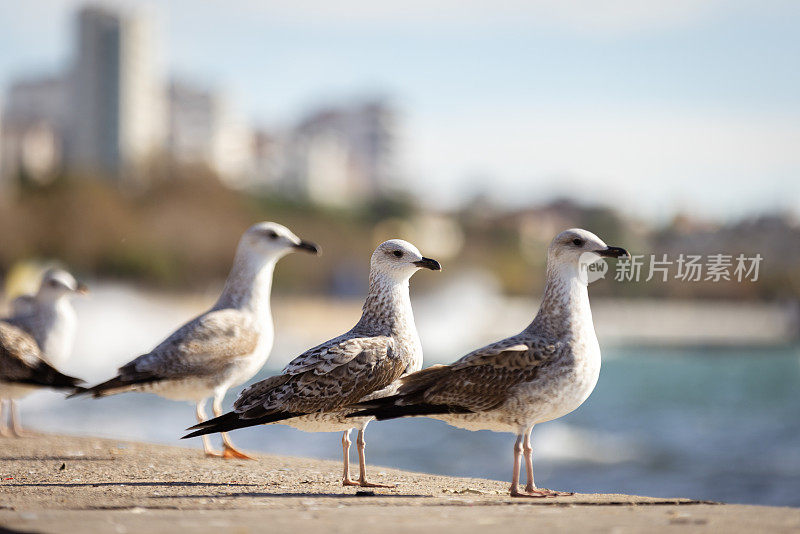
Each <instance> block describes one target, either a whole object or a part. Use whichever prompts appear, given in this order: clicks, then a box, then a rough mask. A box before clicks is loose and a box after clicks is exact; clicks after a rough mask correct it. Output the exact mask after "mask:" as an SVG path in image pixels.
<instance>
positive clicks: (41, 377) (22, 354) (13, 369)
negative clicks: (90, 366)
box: [0, 322, 81, 389]
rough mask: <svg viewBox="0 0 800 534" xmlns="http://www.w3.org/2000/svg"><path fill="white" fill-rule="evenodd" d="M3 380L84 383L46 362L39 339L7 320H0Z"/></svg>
mask: <svg viewBox="0 0 800 534" xmlns="http://www.w3.org/2000/svg"><path fill="white" fill-rule="evenodd" d="M0 381H2V382H8V383H14V384H27V385H32V386H47V387H53V388H67V389H72V388H75V387H77V386H78V385H79V384H80V383H81V380H78V379H77V378H73V377H71V376H67V375H65V374H62V373H60V372H59V371H58V370H56V369H55V368H53V367H52V366H50V365H49V364H48V363H47V362H45V361H44V360H43V359H42V353H41V351H40V350H39V346H38V345H37V344H36V341H35V340H34V339H33V338H32V337H31V336H30V335H29V334H28V333H26V332H25V331H24V330H22V329H20V328H17V327H16V326H13V325H11V324H9V323H6V322H0Z"/></svg>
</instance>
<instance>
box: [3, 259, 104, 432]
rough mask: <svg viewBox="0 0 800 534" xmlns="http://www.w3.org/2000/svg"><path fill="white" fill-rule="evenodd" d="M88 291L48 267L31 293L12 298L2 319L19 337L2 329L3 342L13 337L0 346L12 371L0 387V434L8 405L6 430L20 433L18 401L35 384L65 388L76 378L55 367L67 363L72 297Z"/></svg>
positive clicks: (74, 322)
mask: <svg viewBox="0 0 800 534" xmlns="http://www.w3.org/2000/svg"><path fill="white" fill-rule="evenodd" d="M87 292H88V289H87V287H86V286H85V285H84V284H82V283H79V282H78V281H76V280H75V278H74V277H73V276H72V275H71V274H70V273H68V272H67V271H65V270H63V269H48V270H47V271H45V273H44V275H43V276H42V280H41V282H40V284H39V289H38V291H37V292H36V294H35V295H24V296H21V297H17V298H16V299H14V301H13V302H12V304H11V306H12V316H11V317H10V318H9V319H5V320H4V322H5V323H6V325H10V326H13V327H16V328H17V329H19V330H20V331H21V332H22V334H24V335H20V333H19V332H12V331H11V330H9V329H6V332H5V336H4V340H5V341H6V343H11V342H12V340H13V344H12V345H6V346H4V349H3V350H5V351H6V352H5V355H4V358H5V359H6V364H7V365H10V366H11V367H8V368H7V369H6V371H7V372H8V373H10V374H8V375H7V376H6V378H9V379H10V378H11V377H12V375H13V377H14V380H13V381H12V383H9V384H7V385H6V386H5V387H3V388H0V389H2V391H0V403H2V406H0V423H1V424H2V425H3V426H2V427H0V432H2V433H4V434H7V433H8V431H7V429H6V428H5V427H4V425H5V421H6V416H5V410H6V408H7V409H8V411H9V412H10V418H11V432H13V433H14V434H15V435H17V436H20V435H22V433H23V431H22V426H21V422H20V420H19V414H18V410H17V405H16V401H17V399H19V398H21V397H24V396H25V395H27V394H28V393H31V392H33V391H35V390H36V389H37V388H39V387H55V388H67V387H69V385H70V381H72V382H74V384H77V383H80V382H81V381H80V380H77V379H75V378H72V377H68V376H66V375H62V374H61V373H60V372H58V371H57V370H56V369H61V368H62V367H63V366H64V364H65V363H66V362H67V360H68V359H69V356H70V354H71V353H72V346H73V344H74V342H75V331H76V330H77V327H78V319H77V316H76V315H75V310H74V309H73V307H72V302H71V299H72V297H74V296H75V295H84V294H86V293H87ZM31 339H32V340H33V343H34V344H35V345H36V348H37V350H36V351H32V350H30V347H29V343H28V341H29V340H31ZM12 370H13V371H12ZM4 376H5V374H4ZM20 377H25V379H26V380H28V381H29V382H28V383H20V382H18V381H17V379H19V378H20ZM0 380H3V378H0ZM48 381H50V382H48ZM74 384H73V385H74Z"/></svg>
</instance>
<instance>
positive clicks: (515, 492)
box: [509, 433, 546, 498]
mask: <svg viewBox="0 0 800 534" xmlns="http://www.w3.org/2000/svg"><path fill="white" fill-rule="evenodd" d="M524 439H525V435H524V433H522V434H517V440H516V441H515V442H514V473H513V474H512V475H511V489H510V490H509V493H510V494H511V496H512V497H535V498H542V497H546V495H543V494H539V493H527V492H521V491H519V469H520V467H522V442H523V441H524ZM532 471H533V466H532V465H531V472H532ZM529 480H532V479H529Z"/></svg>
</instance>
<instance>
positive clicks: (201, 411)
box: [195, 399, 222, 458]
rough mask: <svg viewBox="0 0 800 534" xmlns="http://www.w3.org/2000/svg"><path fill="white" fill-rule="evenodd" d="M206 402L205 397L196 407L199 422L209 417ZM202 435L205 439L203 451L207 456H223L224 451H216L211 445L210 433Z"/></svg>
mask: <svg viewBox="0 0 800 534" xmlns="http://www.w3.org/2000/svg"><path fill="white" fill-rule="evenodd" d="M204 404H205V399H203V400H201V401H200V402H198V403H197V406H196V408H195V415H197V422H198V423H202V422H204V421H205V420H206V419H207V417H206V410H205V408H203V405H204ZM201 437H202V439H203V452H205V454H206V456H207V457H209V458H219V457H221V456H222V453H219V452H217V451H215V450H214V449H213V448H212V447H211V439H210V438H209V437H208V434H205V435H203V436H201Z"/></svg>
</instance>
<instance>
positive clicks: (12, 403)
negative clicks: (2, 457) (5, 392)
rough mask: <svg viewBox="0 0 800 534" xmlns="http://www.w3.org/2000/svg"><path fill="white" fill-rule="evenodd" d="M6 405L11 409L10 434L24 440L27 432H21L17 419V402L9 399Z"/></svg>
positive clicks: (19, 420)
mask: <svg viewBox="0 0 800 534" xmlns="http://www.w3.org/2000/svg"><path fill="white" fill-rule="evenodd" d="M8 404H9V406H10V407H11V432H12V434H14V436H15V437H17V438H24V437H26V436H27V435H28V433H27V432H25V431H24V430H22V421H21V419H20V417H19V407H18V406H17V401H16V400H14V399H9V400H8Z"/></svg>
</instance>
